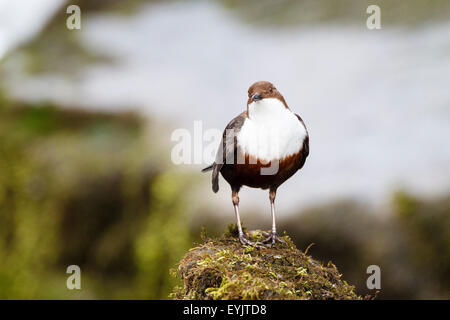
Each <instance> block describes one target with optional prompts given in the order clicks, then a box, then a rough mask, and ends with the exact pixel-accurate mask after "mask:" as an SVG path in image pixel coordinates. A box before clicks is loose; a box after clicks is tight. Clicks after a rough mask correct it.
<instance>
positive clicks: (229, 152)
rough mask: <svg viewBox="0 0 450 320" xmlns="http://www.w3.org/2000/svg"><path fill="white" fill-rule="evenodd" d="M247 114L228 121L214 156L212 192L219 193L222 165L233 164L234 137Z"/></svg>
mask: <svg viewBox="0 0 450 320" xmlns="http://www.w3.org/2000/svg"><path fill="white" fill-rule="evenodd" d="M246 118H247V113H246V112H243V113H241V114H240V115H238V116H237V117H236V118H234V119H233V120H231V121H230V123H229V124H228V125H227V126H226V128H225V130H224V132H223V135H222V141H221V142H220V145H219V150H218V151H217V154H216V160H215V161H214V163H213V165H212V170H213V173H212V189H213V191H214V192H217V191H219V173H220V170H221V169H222V167H223V164H224V163H234V162H233V161H234V158H235V155H236V154H237V138H236V135H237V134H238V133H239V131H240V130H241V128H242V126H243V125H244V122H245V119H246Z"/></svg>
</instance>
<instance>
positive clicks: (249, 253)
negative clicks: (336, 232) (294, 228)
mask: <svg viewBox="0 0 450 320" xmlns="http://www.w3.org/2000/svg"><path fill="white" fill-rule="evenodd" d="M247 236H249V237H251V238H253V239H258V238H262V237H263V233H262V231H253V232H251V234H250V235H247ZM283 240H284V241H285V243H278V244H276V245H275V246H273V247H269V246H267V247H263V248H254V247H249V246H243V245H242V244H241V243H240V242H239V240H238V238H237V236H236V230H235V227H234V226H232V227H229V228H228V229H227V231H226V232H225V234H224V235H223V236H222V237H221V238H218V239H205V240H204V243H203V244H202V245H200V246H198V247H195V248H192V249H190V250H189V252H188V253H187V254H186V255H185V256H184V258H183V259H182V260H181V261H180V263H179V266H178V270H177V271H178V272H177V274H178V276H180V277H181V279H182V280H183V283H184V285H183V287H176V288H175V289H174V292H173V293H172V294H171V297H172V298H173V299H294V300H305V299H352V300H353V299H361V297H360V296H358V295H357V294H356V293H355V292H354V287H353V286H351V285H348V284H347V283H346V282H345V281H343V280H342V279H341V274H339V271H338V270H337V268H336V267H335V266H334V265H333V264H332V263H329V264H328V265H327V266H323V265H322V264H321V263H320V262H318V261H316V260H314V259H313V258H312V257H310V256H308V255H306V254H305V253H303V252H301V251H300V250H298V249H297V248H296V247H295V245H294V243H293V242H292V240H291V239H290V238H289V237H288V236H287V235H285V236H284V237H283Z"/></svg>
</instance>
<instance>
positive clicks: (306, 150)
mask: <svg viewBox="0 0 450 320" xmlns="http://www.w3.org/2000/svg"><path fill="white" fill-rule="evenodd" d="M295 115H296V116H297V118H298V120H299V121H300V122H301V123H302V125H303V126H304V127H305V130H306V137H305V140H303V148H302V150H301V151H300V159H299V167H298V170H300V169H301V168H302V167H303V165H304V164H305V161H306V158H307V157H308V155H309V134H308V129H306V126H305V123H304V122H303V119H302V118H301V117H300V116H299V115H298V114H295Z"/></svg>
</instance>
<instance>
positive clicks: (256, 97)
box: [252, 93, 262, 101]
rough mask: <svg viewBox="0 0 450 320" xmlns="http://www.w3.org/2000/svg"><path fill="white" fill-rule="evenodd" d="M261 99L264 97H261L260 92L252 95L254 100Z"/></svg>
mask: <svg viewBox="0 0 450 320" xmlns="http://www.w3.org/2000/svg"><path fill="white" fill-rule="evenodd" d="M261 99H262V97H261V95H260V94H259V93H255V94H254V95H252V100H253V101H259V100H261Z"/></svg>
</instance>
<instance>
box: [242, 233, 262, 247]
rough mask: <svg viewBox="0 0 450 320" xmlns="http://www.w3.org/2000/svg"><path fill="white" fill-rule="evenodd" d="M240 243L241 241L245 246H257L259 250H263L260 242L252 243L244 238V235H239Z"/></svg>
mask: <svg viewBox="0 0 450 320" xmlns="http://www.w3.org/2000/svg"><path fill="white" fill-rule="evenodd" d="M239 241H240V242H241V243H242V244H243V245H248V246H251V247H253V246H256V247H257V248H262V246H261V243H260V242H258V241H256V242H253V241H250V240H248V239H247V238H246V237H245V236H244V234H240V235H239Z"/></svg>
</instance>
